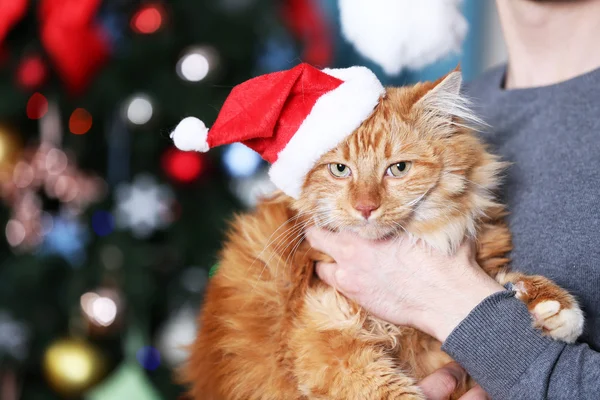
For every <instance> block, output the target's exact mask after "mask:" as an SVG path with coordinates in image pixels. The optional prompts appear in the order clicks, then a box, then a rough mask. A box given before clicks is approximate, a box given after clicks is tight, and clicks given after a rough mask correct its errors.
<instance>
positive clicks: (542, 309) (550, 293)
mask: <svg viewBox="0 0 600 400" xmlns="http://www.w3.org/2000/svg"><path fill="white" fill-rule="evenodd" d="M513 288H514V290H515V292H516V297H517V298H519V299H520V300H522V301H523V302H524V303H525V304H527V308H528V309H529V313H530V314H531V316H532V317H533V324H534V326H535V327H536V328H538V329H540V330H541V331H542V332H543V333H544V335H546V336H549V337H551V338H553V339H556V340H561V341H563V342H567V343H573V342H575V340H577V338H578V337H579V336H580V335H581V333H582V332H583V325H584V316H583V312H582V311H581V308H580V307H579V304H577V301H576V300H575V298H574V297H573V296H571V295H570V294H569V293H567V292H566V291H565V290H564V289H562V288H560V287H558V286H557V285H556V284H554V283H553V282H552V281H550V280H549V279H546V278H544V277H539V276H525V277H523V278H522V279H521V280H519V281H517V282H515V283H514V286H513Z"/></svg>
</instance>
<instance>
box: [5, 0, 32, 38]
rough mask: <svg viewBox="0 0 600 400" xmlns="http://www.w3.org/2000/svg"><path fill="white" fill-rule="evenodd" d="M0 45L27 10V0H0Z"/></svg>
mask: <svg viewBox="0 0 600 400" xmlns="http://www.w3.org/2000/svg"><path fill="white" fill-rule="evenodd" d="M0 10H2V12H1V13H0V45H1V44H2V43H3V42H4V39H5V38H6V35H7V34H8V32H9V31H10V29H11V28H12V27H13V26H14V25H16V23H17V22H19V21H20V20H21V18H23V16H24V15H25V13H26V12H27V0H1V1H0Z"/></svg>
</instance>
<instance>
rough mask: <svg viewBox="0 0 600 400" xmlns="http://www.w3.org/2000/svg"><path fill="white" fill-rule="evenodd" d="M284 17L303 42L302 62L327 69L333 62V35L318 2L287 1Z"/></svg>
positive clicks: (303, 0)
mask: <svg viewBox="0 0 600 400" xmlns="http://www.w3.org/2000/svg"><path fill="white" fill-rule="evenodd" d="M282 14H283V15H282V16H283V19H284V21H285V22H286V24H287V25H288V27H289V28H290V30H291V31H292V33H293V34H294V35H295V36H296V38H297V39H298V40H300V41H302V42H303V44H304V51H303V54H302V60H304V61H305V62H307V63H309V64H313V65H318V66H321V67H325V66H327V65H330V64H331V61H332V60H333V35H332V32H331V28H330V27H329V25H328V24H327V22H326V18H325V16H324V15H323V11H322V10H321V9H320V4H319V2H318V1H317V0H286V1H284V2H283V7H282Z"/></svg>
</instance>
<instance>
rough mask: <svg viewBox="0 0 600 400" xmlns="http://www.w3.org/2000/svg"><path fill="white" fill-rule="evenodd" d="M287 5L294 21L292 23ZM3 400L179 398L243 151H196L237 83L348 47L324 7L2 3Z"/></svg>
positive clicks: (235, 196)
mask: <svg viewBox="0 0 600 400" xmlns="http://www.w3.org/2000/svg"><path fill="white" fill-rule="evenodd" d="M282 7H283V11H284V12H283V13H282V12H281V11H282ZM0 10H1V12H0V93H1V96H0V200H1V202H2V204H3V207H2V208H0V222H1V223H2V231H1V232H2V240H0V254H1V256H0V257H1V258H0V397H1V398H2V399H3V400H16V399H20V398H22V399H26V400H29V399H31V400H37V399H40V400H45V399H56V398H64V397H75V398H85V399H93V400H104V399H122V398H136V399H138V398H139V399H142V398H143V399H154V398H156V399H160V398H164V399H174V398H177V397H178V396H179V395H180V394H181V393H182V388H181V387H178V386H177V385H176V384H175V383H173V379H172V377H173V368H175V367H176V366H177V365H178V364H180V363H181V361H182V360H183V359H184V358H185V352H184V351H183V350H181V349H180V348H179V346H181V345H185V344H186V343H187V342H189V341H190V340H191V338H193V337H194V335H195V331H196V328H197V327H196V326H195V314H196V312H197V307H198V305H199V303H200V301H201V297H202V293H203V289H204V286H205V285H206V282H207V279H208V271H209V269H210V267H211V266H212V265H213V263H214V260H215V252H216V251H217V250H218V249H219V247H220V241H221V239H222V233H223V230H224V227H225V223H226V221H227V219H228V218H229V217H230V215H231V214H232V212H233V211H234V210H237V209H240V208H243V207H248V206H251V205H252V204H253V202H254V201H255V198H256V195H257V194H258V193H260V192H262V191H265V190H271V188H272V187H271V186H270V184H269V182H268V180H267V179H266V175H265V165H264V164H263V163H262V161H261V160H260V159H259V158H258V156H257V155H256V154H255V153H253V152H252V151H250V150H248V149H247V148H245V147H244V146H230V147H228V148H225V149H224V150H223V151H220V152H214V153H211V154H209V155H201V154H197V153H194V154H190V153H181V152H178V151H177V150H175V149H174V148H173V146H172V145H171V141H170V139H169V137H168V132H169V129H170V128H171V127H173V126H174V125H175V124H176V123H177V122H178V121H179V120H180V119H181V118H182V117H185V116H187V115H194V116H197V117H199V118H201V119H203V120H204V121H207V122H208V123H210V122H212V121H213V120H214V119H215V118H216V116H217V111H218V109H219V107H220V105H221V104H222V102H223V101H224V99H225V97H226V96H227V94H228V93H229V91H230V89H231V87H233V86H234V85H235V84H237V83H240V82H242V81H244V80H247V79H248V78H250V77H251V76H253V75H256V74H258V73H265V72H271V71H273V70H278V69H284V68H290V67H292V66H293V65H295V64H296V63H297V62H299V61H300V58H301V57H302V58H303V59H304V60H306V61H309V62H313V63H314V64H317V65H321V66H325V65H324V64H327V63H328V62H329V61H330V60H329V57H330V55H331V41H330V40H329V39H328V31H327V29H326V28H327V27H326V24H325V22H324V21H323V19H322V18H320V14H319V10H318V7H316V4H315V3H314V2H313V1H312V0H290V1H281V2H274V1H267V0H219V1H211V0H168V1H167V0H163V1H133V0H106V1H100V0H38V1H33V0H31V1H28V0H0Z"/></svg>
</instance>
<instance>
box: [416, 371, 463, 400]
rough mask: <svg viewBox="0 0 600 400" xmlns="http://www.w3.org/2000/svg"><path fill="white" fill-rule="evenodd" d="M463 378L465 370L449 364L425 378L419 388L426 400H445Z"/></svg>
mask: <svg viewBox="0 0 600 400" xmlns="http://www.w3.org/2000/svg"><path fill="white" fill-rule="evenodd" d="M465 377H466V372H465V370H463V369H462V368H461V367H460V365H458V364H457V363H455V362H451V363H449V364H447V365H445V366H444V367H442V368H440V369H438V370H437V371H435V372H434V373H432V374H431V375H429V376H427V377H425V378H424V379H423V380H421V382H419V386H420V387H421V390H422V391H423V394H425V397H426V398H427V399H428V400H446V399H448V398H449V397H450V395H451V394H452V392H454V390H456V388H457V387H458V385H459V384H460V383H461V382H462V381H463V380H464V379H465Z"/></svg>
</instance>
